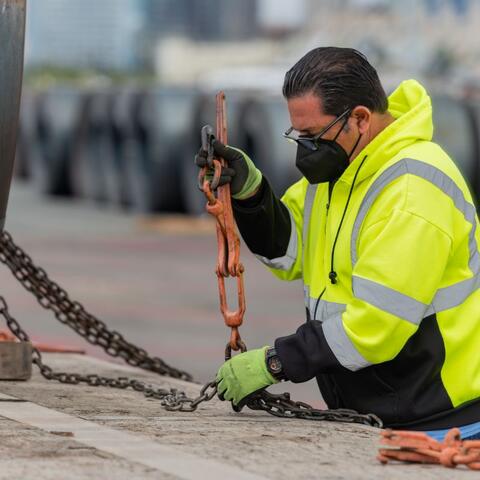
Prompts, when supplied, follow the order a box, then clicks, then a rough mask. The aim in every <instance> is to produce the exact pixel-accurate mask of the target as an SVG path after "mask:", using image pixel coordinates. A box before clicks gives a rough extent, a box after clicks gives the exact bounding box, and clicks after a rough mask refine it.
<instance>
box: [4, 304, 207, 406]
mask: <svg viewBox="0 0 480 480" xmlns="http://www.w3.org/2000/svg"><path fill="white" fill-rule="evenodd" d="M0 315H2V316H3V318H4V319H5V322H6V324H7V326H8V328H9V329H10V331H11V332H12V333H13V334H14V335H15V336H16V337H17V338H18V339H19V340H21V341H23V342H29V341H30V338H29V336H28V334H27V333H26V332H25V330H23V328H22V327H21V326H20V324H19V323H18V322H17V320H16V319H15V318H13V317H12V316H11V315H10V312H9V310H8V305H7V302H6V301H5V298H4V297H1V296H0ZM32 363H33V364H35V365H37V367H38V368H39V369H40V373H41V374H42V376H43V377H44V378H46V379H47V380H55V381H57V382H60V383H66V384H71V385H78V384H81V383H84V384H86V385H88V386H90V387H99V386H101V387H110V388H118V389H123V390H124V389H127V388H131V389H133V390H135V391H137V392H142V393H143V394H144V395H145V396H146V397H148V398H155V399H156V400H160V401H161V405H162V406H163V407H164V408H165V409H166V410H171V411H180V412H194V411H195V410H196V409H197V407H198V405H200V403H202V402H206V401H209V400H211V399H212V398H213V397H214V396H215V394H216V393H217V387H216V383H215V382H209V383H207V384H205V385H204V386H203V387H202V389H201V390H200V395H199V396H198V397H195V398H191V397H188V396H187V395H186V394H185V392H183V391H179V390H177V389H175V388H170V389H166V388H158V387H154V386H152V385H150V384H148V383H146V382H142V381H140V380H135V379H130V378H127V377H117V378H111V377H105V376H102V375H97V374H89V375H83V374H80V373H66V372H55V371H54V370H53V369H52V368H51V367H49V366H48V365H46V364H45V363H43V359H42V354H41V353H40V351H39V350H38V349H37V348H35V347H33V349H32Z"/></svg>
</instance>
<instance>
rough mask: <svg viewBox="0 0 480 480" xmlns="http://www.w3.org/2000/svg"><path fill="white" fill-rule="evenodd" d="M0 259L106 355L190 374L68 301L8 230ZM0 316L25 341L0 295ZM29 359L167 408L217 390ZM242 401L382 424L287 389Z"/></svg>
mask: <svg viewBox="0 0 480 480" xmlns="http://www.w3.org/2000/svg"><path fill="white" fill-rule="evenodd" d="M0 262H2V263H4V264H5V265H7V266H8V268H9V269H10V270H11V272H12V273H13V275H14V276H15V277H16V278H17V280H18V281H19V282H20V283H21V284H22V285H23V286H24V288H25V289H26V290H28V291H29V292H30V293H32V294H33V295H34V296H35V297H36V298H37V300H38V302H39V303H40V305H42V307H44V308H45V309H48V310H51V311H53V312H54V313H55V317H56V318H57V319H58V320H59V321H60V322H61V323H63V324H65V325H68V326H69V327H70V328H72V329H73V330H74V331H75V332H77V333H78V334H79V335H80V336H82V337H83V338H85V339H86V340H87V341H88V342H90V343H92V344H94V345H100V346H101V347H102V348H103V349H104V351H105V352H106V353H108V354H109V355H111V356H113V357H120V358H123V359H124V360H125V361H126V362H127V363H128V364H130V365H133V366H136V367H140V368H143V369H144V370H149V371H152V372H155V373H158V374H160V375H165V376H170V377H173V378H180V379H183V380H191V378H192V377H191V375H190V374H188V373H186V372H183V371H181V370H178V369H176V368H173V367H171V366H169V365H167V364H166V363H165V362H164V361H163V360H161V359H160V358H158V357H150V356H149V355H148V354H147V352H146V351H145V350H143V349H141V348H139V347H137V346H135V345H133V344H131V343H129V342H127V341H126V340H125V339H124V338H123V336H122V335H121V334H120V333H118V332H116V331H114V330H109V329H108V328H107V326H106V325H105V323H103V322H102V321H100V320H99V319H98V318H96V317H94V316H93V315H91V314H90V313H88V312H86V311H85V309H84V308H83V306H82V305H81V304H80V303H79V302H76V301H72V300H70V298H69V296H68V294H67V293H66V291H65V290H63V289H62V288H61V287H60V286H59V285H57V284H56V283H55V282H53V281H52V280H50V278H49V277H48V275H47V273H46V272H45V270H43V269H42V268H39V267H37V266H35V265H34V264H33V261H32V259H31V258H30V257H29V256H28V255H27V254H26V253H25V251H24V250H23V249H21V248H20V247H18V246H17V245H16V244H15V243H14V241H13V239H12V237H11V235H10V234H9V233H7V232H5V231H4V232H2V233H1V235H0ZM0 315H2V316H3V317H4V319H5V321H6V324H7V326H8V328H9V329H10V331H11V332H12V333H13V334H14V335H15V336H16V337H17V338H18V339H19V340H21V341H24V342H28V341H30V339H29V336H28V334H27V333H26V332H25V330H23V329H22V327H21V326H20V324H19V323H18V322H17V320H16V319H15V318H13V317H12V316H11V315H10V313H9V310H8V305H7V303H6V301H5V299H4V298H3V297H1V296H0ZM32 361H33V363H34V364H35V365H37V366H38V368H39V369H40V373H41V374H42V376H43V377H44V378H46V379H47V380H56V381H58V382H60V383H66V384H80V383H84V384H86V385H89V386H92V387H96V386H105V387H110V388H118V389H127V388H131V389H133V390H135V391H137V392H142V393H143V394H144V395H145V396H146V397H149V398H155V399H157V400H160V402H161V405H162V406H163V407H164V408H165V409H166V410H169V411H180V412H194V411H195V410H196V409H197V407H198V405H200V404H201V403H203V402H208V401H210V400H211V399H213V397H215V395H216V393H217V385H216V382H215V381H211V382H208V383H206V384H205V385H203V387H202V388H201V390H200V394H199V395H198V396H197V397H195V398H192V397H189V396H188V395H186V394H185V392H183V391H179V390H178V389H175V388H170V389H165V388H158V387H154V386H152V385H150V384H148V383H146V382H142V381H139V380H135V379H129V378H127V377H117V378H111V377H105V376H101V375H97V374H90V375H83V374H79V373H66V372H55V371H54V370H53V369H52V368H51V367H49V366H48V365H46V364H45V363H43V360H42V355H41V353H40V351H39V350H38V349H37V348H33V353H32ZM245 405H246V406H247V407H248V408H250V409H251V410H262V411H265V412H267V413H269V414H270V415H274V416H276V417H282V418H299V419H306V420H317V421H318V420H326V421H336V422H347V423H362V424H365V425H372V426H376V427H382V421H381V420H380V419H379V418H378V417H377V416H376V415H374V414H360V413H358V412H356V411H354V410H347V409H338V410H319V409H315V408H313V407H312V406H310V405H308V404H306V403H303V402H295V401H293V400H291V399H290V394H289V393H283V394H279V395H277V394H273V393H270V392H267V391H266V390H262V391H261V392H257V393H255V394H253V395H251V396H250V397H249V398H248V399H247V400H246V402H245ZM237 410H238V409H237Z"/></svg>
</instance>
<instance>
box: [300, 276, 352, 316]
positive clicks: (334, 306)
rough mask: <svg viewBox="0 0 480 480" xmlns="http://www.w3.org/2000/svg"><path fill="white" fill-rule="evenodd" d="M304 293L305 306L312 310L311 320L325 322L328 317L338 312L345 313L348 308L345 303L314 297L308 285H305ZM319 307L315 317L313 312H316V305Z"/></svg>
mask: <svg viewBox="0 0 480 480" xmlns="http://www.w3.org/2000/svg"><path fill="white" fill-rule="evenodd" d="M303 293H304V296H305V297H304V300H305V306H306V307H307V308H308V311H309V312H310V316H311V320H319V321H321V322H323V321H324V320H326V319H327V318H328V317H331V316H333V315H335V314H337V313H343V312H344V311H345V309H346V308H347V305H346V304H345V303H337V302H329V301H328V300H320V301H319V300H318V298H314V297H311V296H310V287H309V286H308V285H304V286H303ZM317 302H318V307H317V311H316V315H315V318H313V314H314V313H315V306H316V305H317Z"/></svg>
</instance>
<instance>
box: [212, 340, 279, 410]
mask: <svg viewBox="0 0 480 480" xmlns="http://www.w3.org/2000/svg"><path fill="white" fill-rule="evenodd" d="M268 348H270V347H268V346H267V347H263V348H257V349H255V350H249V351H248V352H245V353H239V354H238V355H235V356H234V357H233V358H232V359H230V360H227V361H226V362H225V363H224V364H223V365H222V366H221V367H220V370H219V371H218V373H217V379H216V380H217V391H218V396H219V397H220V399H222V400H229V401H231V402H232V403H233V405H234V406H237V405H238V404H239V403H240V402H241V401H242V400H243V399H244V398H245V397H247V396H248V395H250V394H251V393H253V392H256V391H257V390H260V389H261V388H265V387H268V386H269V385H273V384H274V383H278V380H276V379H275V378H274V377H273V376H272V375H271V374H270V372H269V371H268V370H267V363H266V360H265V353H266V351H267V349H268Z"/></svg>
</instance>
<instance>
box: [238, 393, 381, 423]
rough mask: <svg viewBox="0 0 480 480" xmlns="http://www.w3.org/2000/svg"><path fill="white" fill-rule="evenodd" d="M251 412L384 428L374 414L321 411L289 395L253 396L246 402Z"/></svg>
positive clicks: (267, 394)
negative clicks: (292, 398)
mask: <svg viewBox="0 0 480 480" xmlns="http://www.w3.org/2000/svg"><path fill="white" fill-rule="evenodd" d="M246 406H247V407H248V408H250V409H251V410H263V411H264V412H267V413H269V414H270V415H274V416H275V417H281V418H299V419H303V420H316V421H320V420H323V421H329V422H344V423H362V424H364V425H371V426H372V427H379V428H382V427H383V422H382V420H381V419H380V418H378V417H377V416H376V415H374V414H373V413H367V414H363V413H358V412H357V411H355V410H349V409H346V408H339V409H335V410H320V409H317V408H313V407H312V406H311V405H309V404H308V403H304V402H295V401H293V400H291V399H290V394H289V393H281V394H274V393H270V392H267V391H266V390H262V391H261V392H258V393H256V394H254V395H252V396H251V397H250V398H249V399H248V400H247V402H246Z"/></svg>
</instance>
